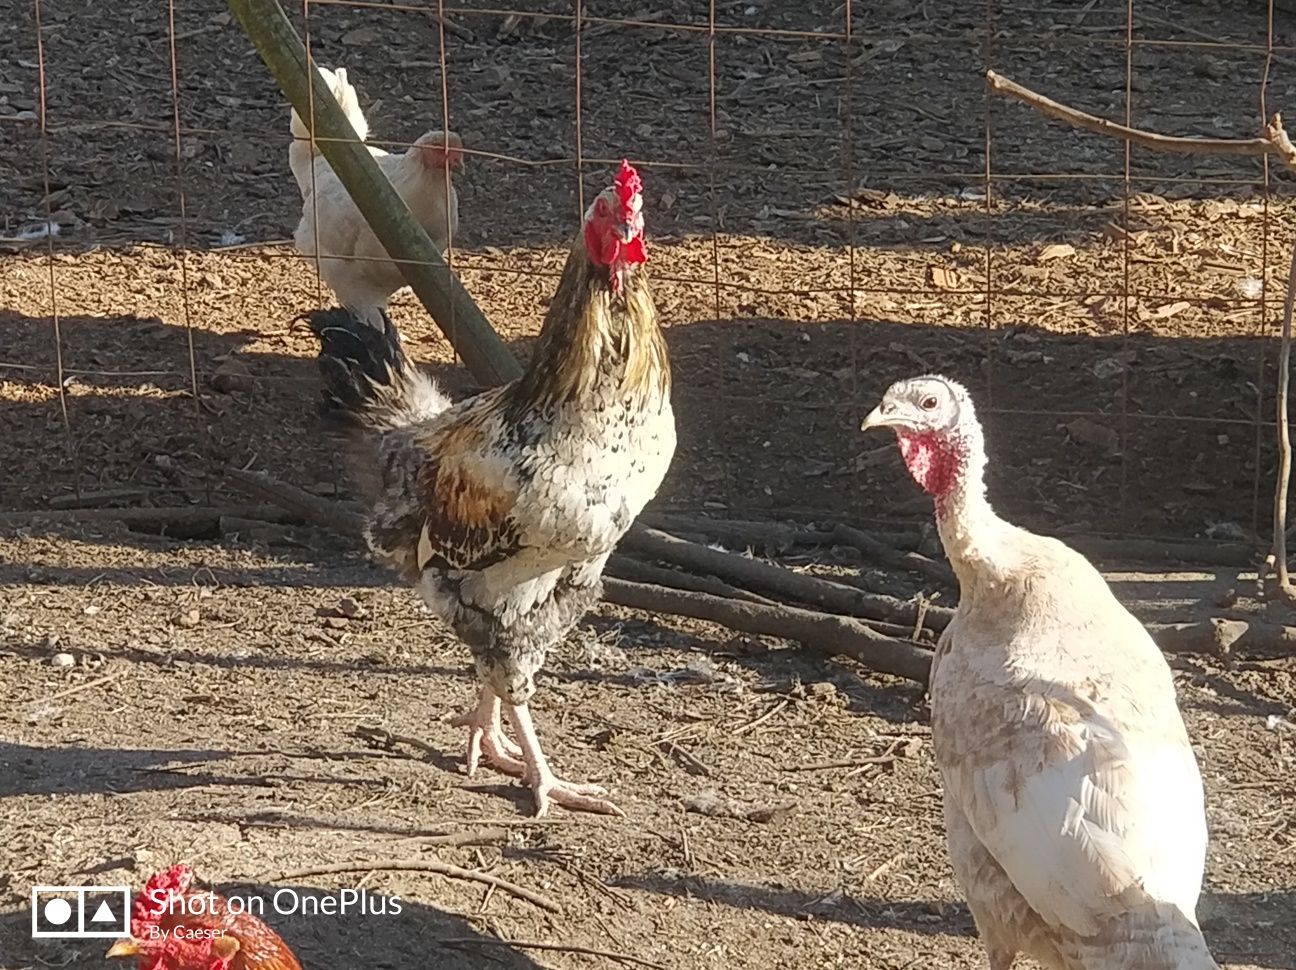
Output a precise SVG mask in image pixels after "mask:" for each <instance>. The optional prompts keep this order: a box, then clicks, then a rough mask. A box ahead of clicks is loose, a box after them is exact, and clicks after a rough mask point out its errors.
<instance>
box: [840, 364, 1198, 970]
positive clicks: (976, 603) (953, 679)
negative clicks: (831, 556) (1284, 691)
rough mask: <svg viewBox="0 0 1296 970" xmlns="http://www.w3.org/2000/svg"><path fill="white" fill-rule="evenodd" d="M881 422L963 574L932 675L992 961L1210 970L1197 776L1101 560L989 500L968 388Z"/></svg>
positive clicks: (972, 886)
mask: <svg viewBox="0 0 1296 970" xmlns="http://www.w3.org/2000/svg"><path fill="white" fill-rule="evenodd" d="M862 427H863V429H864V430H867V429H869V428H890V429H892V430H893V431H894V432H895V434H896V437H897V439H898V440H899V445H900V452H901V455H902V456H903V458H904V461H905V464H906V465H907V466H908V468H909V472H910V474H911V475H912V476H913V478H914V480H915V481H917V482H918V484H919V485H920V486H922V488H923V489H924V490H925V491H926V492H927V493H928V494H930V495H931V496H932V497H933V499H934V501H935V507H936V523H937V527H938V529H939V531H940V537H941V542H942V543H943V544H944V547H945V552H946V555H948V556H949V560H950V563H951V564H952V565H953V567H954V571H955V573H956V574H957V576H958V581H959V590H960V598H959V605H958V610H957V612H956V614H955V617H954V620H953V622H951V623H950V625H949V627H948V628H947V629H946V630H945V632H944V634H943V635H942V636H941V638H940V642H939V643H938V645H937V647H936V655H935V659H934V661H933V663H932V673H931V684H930V690H931V707H932V739H933V747H934V750H935V754H936V761H937V764H938V765H939V768H940V773H941V779H942V781H943V783H944V807H945V831H946V835H947V837H948V840H949V849H950V857H951V861H952V863H953V867H954V873H955V875H956V876H957V877H958V881H959V883H960V884H961V885H962V887H963V891H964V892H965V894H966V895H967V900H968V907H969V908H970V909H971V911H972V915H973V917H974V918H975V920H976V925H977V929H978V931H979V932H980V935H981V939H982V942H983V943H984V944H985V947H986V951H987V953H988V955H989V963H990V968H991V970H1009V968H1010V967H1012V965H1013V963H1014V960H1015V959H1016V956H1017V954H1019V953H1021V954H1024V955H1026V956H1029V957H1031V958H1033V959H1035V960H1037V961H1038V962H1039V963H1041V964H1043V965H1044V966H1045V967H1048V968H1050V970H1215V968H1216V964H1215V961H1214V960H1213V959H1212V958H1211V955H1210V951H1209V950H1208V949H1207V946H1206V941H1205V940H1204V939H1203V938H1202V934H1201V931H1200V930H1199V929H1198V927H1197V917H1196V908H1197V897H1198V894H1199V892H1200V889H1201V880H1202V869H1203V866H1204V864H1205V855H1206V817H1205V809H1204V806H1203V795H1202V782H1201V775H1200V773H1199V772H1198V769H1197V761H1196V758H1195V757H1194V755H1193V751H1192V747H1191V746H1190V745H1189V742H1188V733H1187V731H1186V730H1185V728H1184V722H1183V718H1182V717H1181V716H1180V713H1179V709H1178V706H1177V704H1176V702H1175V690H1174V682H1173V680H1172V678H1171V674H1170V668H1169V666H1168V665H1167V664H1166V662H1165V658H1164V657H1163V656H1162V654H1161V651H1160V650H1159V649H1158V648H1157V646H1156V644H1155V643H1153V641H1152V638H1151V637H1150V636H1149V635H1148V633H1147V631H1146V630H1145V629H1144V628H1143V626H1142V625H1141V624H1140V623H1139V621H1138V620H1136V619H1135V618H1134V617H1133V616H1132V615H1131V614H1130V613H1129V612H1128V611H1127V610H1126V609H1125V608H1124V607H1123V606H1121V604H1120V603H1119V602H1118V601H1117V600H1116V597H1115V596H1114V595H1112V592H1111V590H1110V589H1109V588H1108V586H1107V583H1106V582H1105V581H1104V580H1103V578H1102V576H1101V575H1099V573H1098V571H1097V570H1096V569H1095V568H1094V567H1093V566H1092V565H1091V564H1090V563H1089V562H1088V560H1086V559H1085V558H1084V557H1083V556H1081V555H1080V554H1079V553H1077V552H1076V551H1075V550H1073V549H1071V548H1069V547H1067V546H1066V545H1064V544H1063V543H1061V542H1059V541H1058V540H1056V539H1050V538H1046V537H1044V536H1037V535H1034V534H1032V533H1030V532H1027V531H1026V530H1025V529H1021V528H1018V527H1017V526H1014V525H1011V524H1010V523H1008V522H1005V521H1004V520H1003V519H1001V518H1000V517H999V516H998V515H997V514H996V513H995V511H994V509H992V508H991V507H990V503H989V502H988V501H987V500H986V494H985V483H984V471H985V463H986V458H985V446H984V443H983V439H982V435H981V426H980V424H979V423H978V422H977V418H976V413H975V410H974V409H973V406H972V400H971V398H970V397H969V396H968V392H967V391H966V390H965V389H964V388H963V387H962V386H960V385H959V384H957V383H955V382H954V381H952V380H948V379H947V378H944V377H940V376H935V375H929V376H924V377H916V378H913V379H911V380H906V381H900V382H898V383H896V384H893V385H892V386H891V388H890V389H889V390H888V391H887V392H886V395H885V397H883V399H882V403H881V404H879V405H878V406H877V407H876V408H875V409H874V410H873V411H872V413H871V414H869V416H868V417H867V418H865V419H864V423H863V426H862Z"/></svg>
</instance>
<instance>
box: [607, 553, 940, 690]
mask: <svg viewBox="0 0 1296 970" xmlns="http://www.w3.org/2000/svg"><path fill="white" fill-rule="evenodd" d="M603 589H604V598H605V599H607V601H608V602H609V603H616V604H617V605H618V606H628V607H630V608H631V609H636V610H648V611H650V612H658V613H673V614H675V615H676V616H691V617H693V618H694V619H696V620H707V621H709V622H711V623H719V624H720V625H721V626H725V627H728V628H729V629H731V630H738V631H739V632H742V633H751V634H755V635H757V636H769V637H778V638H779V639H782V640H792V641H795V642H797V643H802V644H805V645H806V646H808V647H811V648H813V649H816V650H821V651H824V652H826V653H834V654H841V655H843V656H847V657H851V658H853V659H855V660H857V661H859V662H860V663H861V664H863V665H864V666H866V667H868V668H870V669H872V670H877V671H880V672H882V673H886V674H892V675H893V676H896V677H904V678H905V679H907V680H913V681H917V682H918V683H920V684H925V683H926V682H927V671H928V669H929V667H930V666H931V651H930V650H926V649H924V648H923V647H920V646H918V645H917V644H914V643H910V642H908V641H906V640H899V639H896V638H895V637H889V636H885V635H883V634H881V633H878V632H876V631H875V630H871V629H869V627H868V626H867V625H865V624H864V623H863V622H861V621H860V620H857V619H855V618H854V617H850V616H837V615H834V614H830V613H816V612H814V611H813V610H803V609H800V608H798V607H795V606H765V605H763V604H761V603H741V602H737V601H735V600H731V599H726V598H724V597H720V596H710V595H708V594H706V593H692V592H686V591H684V590H678V589H666V588H665V587H662V586H648V585H644V584H641V583H627V582H625V581H624V580H620V579H605V580H604V581H603Z"/></svg>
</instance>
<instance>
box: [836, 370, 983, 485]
mask: <svg viewBox="0 0 1296 970" xmlns="http://www.w3.org/2000/svg"><path fill="white" fill-rule="evenodd" d="M870 428H890V429H891V430H893V431H894V432H895V434H896V439H897V440H898V441H899V444H900V454H901V455H902V456H903V457H904V461H905V465H906V466H907V467H908V469H909V474H910V475H912V476H913V479H914V481H916V482H917V483H918V484H919V485H920V486H922V489H923V491H925V492H927V494H929V495H932V496H935V497H936V498H941V497H943V496H945V495H947V494H949V493H950V492H951V491H952V490H953V489H954V488H956V487H957V486H959V485H961V484H963V483H964V482H966V481H967V480H968V477H969V475H970V474H972V475H976V476H977V477H980V474H981V468H980V464H981V461H982V457H981V456H982V445H981V426H980V424H978V422H977V418H976V411H975V409H974V408H973V406H972V398H971V396H970V395H969V394H968V392H967V389H966V388H965V387H963V385H962V384H959V383H958V382H957V381H952V380H950V379H949V378H947V377H941V376H940V375H937V374H928V375H924V376H922V377H912V378H910V379H909V380H905V381H897V382H896V383H894V384H892V385H891V386H890V387H889V388H888V389H887V392H886V394H884V395H883V397H882V403H881V404H879V405H878V406H877V407H875V408H874V409H873V410H872V411H871V412H869V416H868V417H866V418H865V419H864V423H863V424H861V425H860V430H861V431H868V430H869V429H870Z"/></svg>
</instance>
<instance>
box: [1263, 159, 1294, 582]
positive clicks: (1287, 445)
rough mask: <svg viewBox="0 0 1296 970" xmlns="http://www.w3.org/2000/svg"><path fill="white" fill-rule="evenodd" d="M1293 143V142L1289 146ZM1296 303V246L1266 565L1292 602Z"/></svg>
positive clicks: (1281, 354) (1286, 309)
mask: <svg viewBox="0 0 1296 970" xmlns="http://www.w3.org/2000/svg"><path fill="white" fill-rule="evenodd" d="M1288 144H1290V142H1289V143H1288ZM1294 301H1296V245H1293V246H1292V253H1291V265H1290V266H1288V268H1287V296H1286V298H1285V299H1284V300H1283V317H1282V341H1281V343H1280V345H1279V350H1278V394H1277V399H1278V401H1277V403H1278V484H1277V487H1276V488H1275V489H1274V515H1273V548H1272V549H1270V551H1269V557H1268V559H1266V560H1265V564H1266V565H1267V566H1269V568H1270V569H1272V570H1274V574H1275V576H1276V577H1277V580H1278V593H1279V595H1281V596H1282V597H1283V598H1284V599H1286V600H1288V601H1292V600H1296V589H1293V588H1292V584H1291V577H1290V576H1289V575H1288V573H1287V487H1288V484H1289V482H1290V481H1291V466H1292V449H1291V429H1290V427H1289V426H1288V420H1287V400H1288V396H1289V391H1290V384H1291V340H1292V304H1293V302H1294Z"/></svg>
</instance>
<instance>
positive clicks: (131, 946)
mask: <svg viewBox="0 0 1296 970" xmlns="http://www.w3.org/2000/svg"><path fill="white" fill-rule="evenodd" d="M139 951H140V945H139V940H136V939H125V940H118V941H117V942H116V943H114V944H113V945H112V946H110V947H109V948H108V952H107V953H105V954H104V956H106V957H133V956H135V955H136V954H138V953H139Z"/></svg>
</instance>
